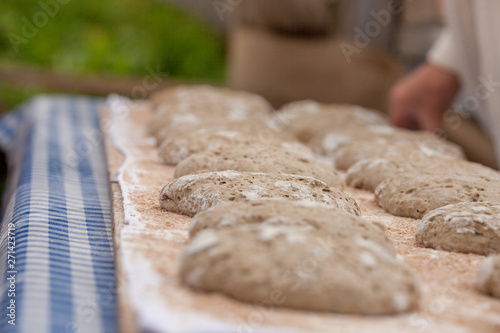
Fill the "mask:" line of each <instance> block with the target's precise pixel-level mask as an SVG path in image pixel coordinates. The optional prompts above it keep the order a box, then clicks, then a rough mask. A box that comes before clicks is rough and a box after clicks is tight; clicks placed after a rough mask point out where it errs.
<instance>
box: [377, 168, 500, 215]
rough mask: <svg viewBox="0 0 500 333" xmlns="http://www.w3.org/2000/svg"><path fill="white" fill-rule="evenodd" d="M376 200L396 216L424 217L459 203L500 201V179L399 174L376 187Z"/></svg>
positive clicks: (476, 176) (478, 176)
mask: <svg viewBox="0 0 500 333" xmlns="http://www.w3.org/2000/svg"><path fill="white" fill-rule="evenodd" d="M375 199H376V200H377V203H378V204H379V205H380V206H381V207H382V208H384V209H385V210H386V211H388V212H389V213H391V214H393V215H398V216H406V217H414V218H422V217H423V216H424V215H425V214H427V213H428V212H430V211H432V210H434V209H437V208H440V207H443V206H446V205H451V204H456V203H459V202H485V201H500V179H499V178H491V177H487V176H481V175H474V174H468V175H457V174H451V175H428V174H421V173H419V172H412V173H405V174H398V175H395V176H393V177H391V178H388V179H386V180H385V181H383V182H382V183H381V184H380V185H379V186H378V187H377V188H376V190H375Z"/></svg>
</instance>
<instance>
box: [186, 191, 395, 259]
mask: <svg viewBox="0 0 500 333" xmlns="http://www.w3.org/2000/svg"><path fill="white" fill-rule="evenodd" d="M254 223H256V224H264V225H269V226H291V227H297V226H298V227H312V228H314V229H316V230H319V231H322V232H327V233H329V234H331V235H332V236H334V237H336V238H338V237H341V238H346V237H352V235H359V236H361V237H362V238H364V239H369V240H370V241H373V242H375V243H377V244H378V245H379V246H382V247H383V248H384V249H386V250H387V251H388V252H389V253H391V254H392V255H396V251H395V249H394V245H393V244H392V241H391V240H390V239H389V237H387V235H386V234H385V227H384V225H383V224H380V223H376V222H374V223H372V222H367V221H365V220H363V219H362V218H360V217H357V216H354V215H352V214H348V213H345V212H344V211H342V210H339V209H336V208H332V207H330V206H327V205H325V204H322V203H319V202H311V201H288V200H281V199H267V200H256V201H243V202H232V203H227V204H223V205H218V206H215V207H212V208H209V209H207V210H205V211H203V212H201V213H199V214H197V215H196V216H195V217H194V218H193V219H192V220H191V224H190V226H189V237H191V238H192V237H194V236H195V235H196V234H197V233H199V232H200V231H203V230H206V229H221V228H227V227H234V226H240V225H248V224H254Z"/></svg>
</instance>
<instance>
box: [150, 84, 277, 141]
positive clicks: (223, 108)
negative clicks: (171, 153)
mask: <svg viewBox="0 0 500 333" xmlns="http://www.w3.org/2000/svg"><path fill="white" fill-rule="evenodd" d="M205 92H207V93H205ZM235 94H236V95H237V96H236V97H234V96H233V97H231V95H232V94H231V93H227V89H225V88H214V87H209V86H195V87H181V88H176V89H175V90H174V92H173V93H172V96H173V97H172V96H171V97H172V98H170V99H167V100H165V101H164V102H163V103H161V104H160V105H158V107H156V109H155V113H154V114H153V115H152V116H151V118H150V119H149V123H148V130H149V132H150V133H151V134H152V135H154V136H155V137H156V140H157V142H158V144H161V143H162V142H163V140H165V139H166V138H171V137H174V136H176V135H178V134H182V133H186V132H188V131H192V130H196V129H201V128H225V126H224V124H240V125H242V124H246V125H247V126H248V125H251V126H253V127H255V128H260V127H263V126H267V125H268V123H269V122H270V115H271V111H272V108H271V107H270V105H269V104H268V103H267V102H265V101H264V100H263V99H262V98H260V97H258V96H255V95H252V94H247V93H241V92H237V93H235ZM240 95H243V96H240ZM247 95H248V96H247Z"/></svg>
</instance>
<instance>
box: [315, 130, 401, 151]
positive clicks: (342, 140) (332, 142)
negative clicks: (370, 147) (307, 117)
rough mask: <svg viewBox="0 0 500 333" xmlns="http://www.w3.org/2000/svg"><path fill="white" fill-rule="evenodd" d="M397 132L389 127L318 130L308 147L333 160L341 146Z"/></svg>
mask: <svg viewBox="0 0 500 333" xmlns="http://www.w3.org/2000/svg"><path fill="white" fill-rule="evenodd" d="M395 133H397V130H396V129H395V128H394V127H392V126H389V125H372V124H358V123H351V124H345V125H344V126H342V127H339V128H337V127H335V128H330V127H328V128H324V129H323V130H319V131H318V132H317V133H316V134H315V135H314V136H313V137H312V138H311V140H310V141H309V143H308V146H309V147H310V148H311V149H312V150H313V151H314V152H315V153H316V154H318V155H321V156H326V157H330V158H334V157H335V155H336V152H337V149H339V148H340V147H341V146H342V145H345V144H349V143H353V142H355V141H358V140H366V139H370V140H372V139H378V138H383V137H387V136H390V135H394V134H395Z"/></svg>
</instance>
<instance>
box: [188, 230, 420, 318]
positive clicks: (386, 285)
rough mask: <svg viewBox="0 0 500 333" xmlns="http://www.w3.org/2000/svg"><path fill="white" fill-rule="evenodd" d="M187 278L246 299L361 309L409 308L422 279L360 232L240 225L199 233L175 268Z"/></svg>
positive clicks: (313, 308)
mask: <svg viewBox="0 0 500 333" xmlns="http://www.w3.org/2000/svg"><path fill="white" fill-rule="evenodd" d="M180 275H181V279H182V281H183V282H184V283H186V284H187V285H189V286H191V287H193V288H196V289H201V290H204V291H208V292H220V293H223V294H226V295H228V296H230V297H233V298H235V299H238V300H241V301H244V302H249V303H262V302H264V301H266V302H269V301H270V302H272V303H273V304H272V305H273V306H279V307H288V308H294V309H301V310H310V311H330V312H336V313H346V314H347V313H351V314H365V315H368V314H370V315H381V314H394V313H401V312H405V311H408V310H410V309H412V308H414V307H415V306H416V305H417V303H418V300H419V285H418V282H417V280H416V278H415V276H414V275H413V274H412V272H411V271H410V270H409V269H408V268H406V266H405V265H404V264H403V263H402V262H400V261H399V260H397V259H396V257H395V256H394V255H393V253H391V252H389V251H387V250H386V249H384V248H383V247H381V246H379V245H378V244H377V243H375V242H373V241H371V240H369V239H365V238H363V237H362V236H361V235H358V234H350V235H345V236H338V237H337V236H334V235H331V234H328V233H325V232H323V231H320V230H316V229H314V228H312V227H298V226H296V227H291V226H270V225H265V224H252V225H240V226H235V227H227V228H223V229H217V230H205V231H202V232H200V233H198V234H197V235H196V236H195V237H194V238H193V239H192V240H191V241H190V242H189V244H188V245H187V246H186V247H185V249H184V253H183V256H182V259H181V267H180Z"/></svg>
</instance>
